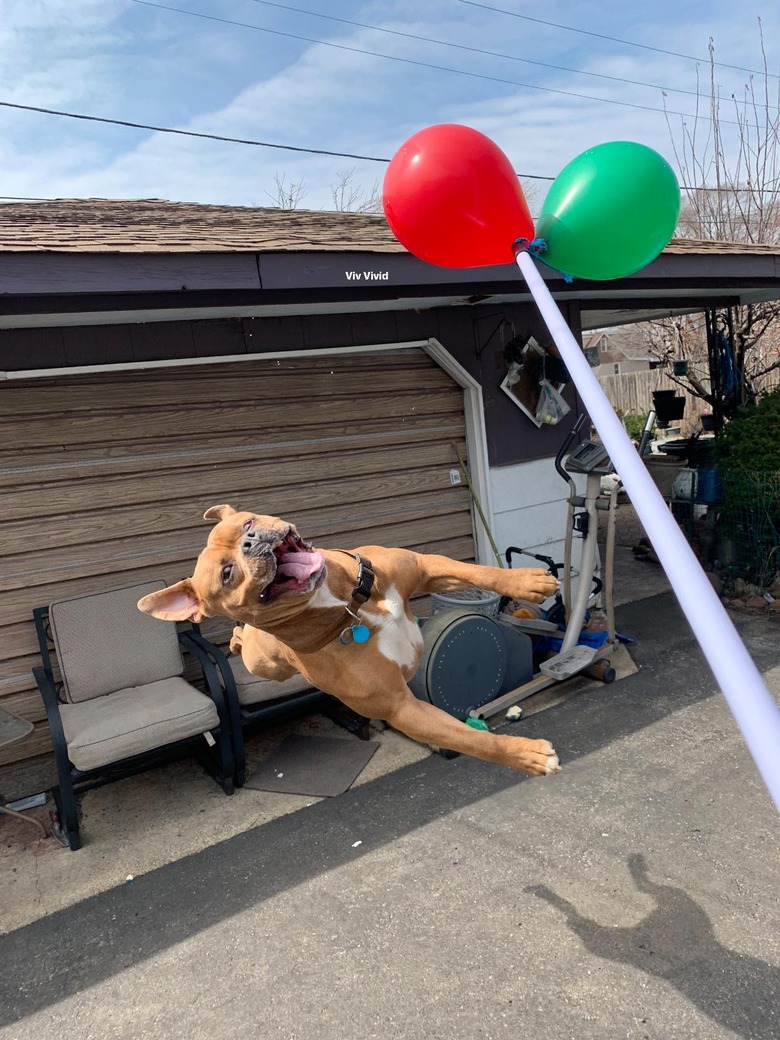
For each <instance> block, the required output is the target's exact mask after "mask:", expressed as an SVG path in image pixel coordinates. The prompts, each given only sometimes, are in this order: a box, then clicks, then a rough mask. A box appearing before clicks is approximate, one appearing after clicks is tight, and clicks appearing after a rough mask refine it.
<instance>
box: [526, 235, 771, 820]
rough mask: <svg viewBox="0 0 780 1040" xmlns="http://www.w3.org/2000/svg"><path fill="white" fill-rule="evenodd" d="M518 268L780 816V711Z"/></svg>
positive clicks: (536, 284)
mask: <svg viewBox="0 0 780 1040" xmlns="http://www.w3.org/2000/svg"><path fill="white" fill-rule="evenodd" d="M517 266H518V267H519V268H520V271H521V273H522V274H523V277H524V278H525V280H526V282H527V283H528V287H529V289H530V290H531V293H532V295H533V297H534V300H535V301H536V304H537V306H538V308H539V310H540V312H541V314H542V317H543V318H544V320H545V323H546V324H547V328H548V329H549V331H550V335H551V336H552V338H553V340H554V341H555V344H556V346H557V347H558V350H559V351H560V353H561V358H562V359H563V362H564V364H565V365H566V367H567V369H568V370H569V375H570V376H571V378H572V380H573V381H574V384H575V386H576V387H577V390H578V392H579V395H580V397H581V398H582V402H583V404H584V405H585V408H586V410H587V412H588V414H589V415H590V418H591V419H592V421H593V424H594V425H595V427H596V429H597V430H598V432H599V435H600V437H601V440H602V442H603V444H604V447H605V448H606V449H607V451H608V452H609V456H610V458H611V459H612V463H613V465H614V466H615V469H616V470H617V473H618V475H619V476H620V479H621V481H622V482H623V485H624V487H625V488H626V491H627V492H628V495H629V497H630V499H631V502H632V503H633V505H634V508H635V509H636V511H637V515H638V516H639V519H640V520H641V521H642V526H643V527H644V529H645V532H646V533H647V536H648V537H649V539H650V541H651V542H652V544H653V549H654V550H655V552H656V555H657V556H658V558H659V560H660V561H661V564H662V565H663V568H664V570H665V571H666V576H667V577H668V579H669V581H670V583H671V586H672V588H673V589H674V593H675V595H676V596H677V599H678V600H679V603H680V606H681V607H682V609H683V612H684V613H685V616H686V618H687V619H688V623H689V624H690V626H691V628H692V629H693V633H694V635H695V636H696V639H697V640H698V642H699V646H700V647H701V649H702V651H703V652H704V656H705V657H706V659H707V661H708V663H709V666H710V668H711V669H712V672H713V675H714V676H715V679H716V681H717V683H718V685H719V686H720V688H721V690H722V691H723V694H724V696H725V697H726V700H727V702H728V705H729V707H730V709H731V712H732V714H733V715H734V718H735V719H736V721H737V724H738V725H739V728H740V729H741V731H742V735H743V736H744V738H745V741H746V743H747V746H748V748H749V749H750V753H751V754H752V756H753V759H754V761H755V763H756V766H757V767H758V770H759V772H760V774H761V776H762V777H763V779H764V783H765V784H766V786H767V788H768V790H769V793H770V795H771V796H772V799H773V801H774V803H775V807H776V808H777V809H778V811H780V711H778V708H777V705H776V704H775V702H774V700H773V699H772V695H771V694H770V693H769V690H768V689H767V687H766V685H765V684H764V680H763V679H762V678H761V673H760V672H759V671H758V668H757V667H756V665H755V663H754V662H753V659H752V658H751V656H750V654H749V653H748V652H747V649H746V647H745V644H744V643H743V642H742V640H741V639H740V638H739V635H738V634H737V630H736V629H735V628H734V625H733V624H732V623H731V620H730V618H729V616H728V614H727V613H726V611H725V609H724V608H723V604H722V603H721V602H720V600H719V599H718V597H717V595H716V594H715V590H714V589H713V587H712V585H711V584H710V582H709V579H708V578H707V575H706V574H705V573H704V571H703V570H702V569H701V567H700V566H699V562H698V560H697V559H696V557H695V556H694V554H693V552H692V550H691V547H690V546H689V545H688V543H687V541H686V540H685V536H684V535H683V533H682V531H681V530H680V528H679V527H678V525H677V522H676V520H675V519H674V517H673V516H672V514H671V512H670V511H669V509H668V508H667V506H666V503H665V502H664V500H663V498H662V497H661V493H660V491H659V490H658V488H657V487H656V486H655V484H654V482H653V479H652V477H651V476H650V474H649V472H648V471H647V469H646V467H645V465H644V463H643V462H642V460H641V458H640V456H639V454H638V453H637V450H636V448H635V447H634V446H633V444H632V443H631V441H630V440H629V437H628V434H627V433H626V431H625V430H624V429H623V424H622V423H621V422H620V420H619V419H618V417H617V415H616V414H615V412H614V410H613V409H612V406H611V404H610V403H609V401H608V400H607V396H606V394H605V393H604V391H603V390H602V389H601V386H600V384H599V381H598V380H597V379H596V376H595V375H594V374H593V371H592V370H591V367H590V365H589V364H588V362H587V359H586V358H585V355H584V353H583V352H582V349H581V348H580V346H579V344H578V343H577V341H576V340H575V338H574V336H573V335H572V333H571V330H570V329H569V327H568V325H567V324H566V322H565V321H564V320H563V315H562V314H561V312H560V311H559V310H558V307H557V305H556V303H555V301H554V300H553V298H552V296H551V295H550V292H549V290H548V288H547V286H546V284H545V282H544V279H543V278H542V277H541V275H540V274H539V271H538V270H537V267H536V264H535V263H534V260H533V259H532V257H531V256H530V255H529V254H528V253H527V252H520V253H518V254H517Z"/></svg>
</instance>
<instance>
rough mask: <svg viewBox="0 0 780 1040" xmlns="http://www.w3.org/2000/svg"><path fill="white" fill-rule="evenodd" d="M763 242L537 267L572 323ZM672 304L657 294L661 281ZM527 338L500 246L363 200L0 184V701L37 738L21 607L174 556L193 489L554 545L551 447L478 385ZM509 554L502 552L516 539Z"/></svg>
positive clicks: (303, 524) (22, 750)
mask: <svg viewBox="0 0 780 1040" xmlns="http://www.w3.org/2000/svg"><path fill="white" fill-rule="evenodd" d="M778 256H780V247H779V248H778V249H777V250H774V251H773V250H771V249H767V248H763V247H752V248H751V247H739V248H738V249H736V250H735V249H730V248H729V247H725V248H724V247H721V246H718V245H717V244H712V243H692V242H685V243H672V245H671V246H670V247H669V249H668V250H667V251H666V252H665V253H664V254H663V255H662V256H661V257H659V258H658V259H657V260H656V261H655V262H654V263H653V264H652V265H651V266H650V267H649V268H648V269H647V271H643V272H640V273H639V274H637V275H633V276H631V277H630V278H627V279H622V280H620V281H618V282H614V283H604V282H598V283H593V282H580V283H578V282H575V283H573V284H571V285H569V284H567V283H565V282H564V280H563V279H562V278H561V277H560V276H559V275H558V274H557V273H555V272H552V271H549V270H548V269H546V268H542V271H543V274H544V277H545V279H547V281H548V284H549V286H550V289H551V291H552V292H553V294H554V295H555V297H556V298H557V299H558V302H559V306H560V308H561V311H562V313H563V315H564V317H565V319H566V321H567V322H568V324H569V326H570V328H571V329H572V332H573V334H574V335H575V337H577V338H580V337H581V336H582V329H583V327H584V328H585V329H596V328H607V327H611V326H613V325H616V324H626V323H628V322H630V321H631V320H632V319H633V318H636V320H643V319H645V318H647V317H649V316H653V315H654V314H658V313H663V314H668V313H669V312H670V310H676V311H678V312H684V311H690V310H696V309H701V307H702V306H717V305H718V303H719V302H721V301H724V302H725V301H728V300H731V299H733V298H735V297H739V298H742V299H744V300H746V301H749V300H750V299H753V298H758V297H759V296H761V298H767V296H775V297H778V298H780V264H778V263H777V259H778ZM670 301H671V302H670ZM528 336H533V337H534V338H535V339H536V340H537V341H538V342H539V343H540V344H541V345H542V346H549V342H550V341H549V336H548V334H547V331H546V329H545V327H544V324H543V322H542V320H541V318H540V315H539V312H538V309H537V308H536V306H535V304H534V303H533V301H532V300H531V298H530V295H529V292H528V290H527V287H526V285H525V283H524V282H523V281H522V279H521V277H520V275H519V273H518V271H517V268H516V267H515V265H513V264H507V265H503V266H499V267H490V268H478V269H474V270H449V269H443V268H437V267H432V266H429V265H427V264H424V263H422V262H421V261H419V260H417V259H416V258H415V257H412V256H410V255H409V254H408V253H407V252H406V251H405V250H404V249H403V248H402V247H401V246H400V245H399V244H398V242H397V241H396V240H395V239H394V238H393V236H392V234H391V233H390V231H389V229H388V227H387V225H386V222H385V220H384V218H383V217H381V216H377V215H369V214H354V213H322V212H307V211H301V210H263V209H249V208H238V207H220V206H196V205H187V204H179V203H168V202H161V201H159V200H141V201H106V200H86V201H74V200H60V201H54V202H41V203H27V204H8V205H2V206H0V481H2V484H3V486H4V491H5V494H4V496H3V500H2V506H1V509H2V512H0V572H1V573H2V582H1V583H0V649H1V652H0V703H3V704H5V705H6V706H7V707H9V708H10V709H11V710H15V711H17V712H18V713H19V714H21V715H24V716H26V717H28V718H30V719H31V720H32V721H33V722H35V724H36V730H35V733H34V734H33V736H32V737H30V738H29V739H28V740H27V741H26V742H24V743H23V744H19V745H12V746H10V747H9V748H7V749H6V751H5V752H4V756H3V757H0V765H2V764H4V763H8V762H13V761H16V760H18V759H22V758H28V757H32V756H35V755H38V754H46V753H48V751H49V748H50V744H49V740H48V732H47V729H46V725H45V722H44V713H43V711H42V707H41V704H40V700H39V698H38V695H37V693H36V692H35V689H34V684H33V681H32V676H31V669H32V667H33V665H34V664H35V663H36V657H37V650H36V641H35V636H34V632H33V626H32V623H31V611H32V608H33V607H35V606H38V605H41V604H45V603H49V602H51V601H53V600H55V599H56V598H58V597H61V596H64V595H72V594H78V593H79V592H84V593H87V592H92V591H96V590H100V589H102V588H111V587H116V586H118V585H122V584H130V583H132V582H135V581H141V580H143V579H145V578H148V577H151V576H162V577H163V578H165V579H166V580H168V581H175V580H177V579H179V578H181V577H183V576H185V575H186V574H188V573H190V568H191V566H192V563H193V560H194V558H195V556H196V554H197V552H198V551H199V549H200V548H201V547H202V545H203V543H204V541H205V536H206V533H207V530H208V528H207V525H206V524H205V523H204V522H203V521H202V519H201V517H202V513H203V512H204V510H205V508H207V507H208V506H210V505H212V504H215V503H217V502H223V501H227V502H230V503H232V504H234V505H236V506H242V507H245V508H251V509H255V510H256V511H258V512H270V513H276V514H279V515H282V516H285V517H287V518H289V519H291V520H294V521H295V522H296V523H298V524H299V525H300V528H301V530H302V533H303V534H304V535H305V536H306V537H307V538H310V539H312V540H314V541H316V542H318V543H319V544H321V545H324V546H328V545H331V546H332V545H341V546H345V547H350V546H355V545H359V544H366V543H371V542H375V543H376V542H378V543H384V544H393V545H402V546H409V547H414V548H417V549H419V550H421V551H428V552H440V553H446V554H448V555H452V556H454V557H458V558H461V559H466V560H468V559H478V560H480V561H483V562H493V557H492V553H491V549H490V545H489V541H488V538H487V536H486V533H485V531H484V529H483V527H482V525H481V523H480V521H479V519H478V518H477V517H476V513H475V510H474V508H473V504H472V499H471V496H470V493H469V491H468V489H467V487H466V486H465V484H464V483H463V481H462V480H459V476H460V474H459V460H458V456H459V455H460V456H461V457H462V458H464V459H465V460H467V462H468V468H469V473H470V477H471V480H472V483H473V487H474V489H475V492H476V494H477V496H478V497H479V499H480V503H481V506H482V509H483V511H484V513H485V514H486V516H487V517H488V521H489V524H490V526H491V528H492V530H493V533H494V535H495V539H496V542H497V544H498V546H499V548H500V549H501V550H502V551H503V550H505V548H506V547H507V546H508V545H521V546H526V547H529V546H530V547H533V546H537V547H543V551H545V552H548V553H549V554H551V555H553V556H556V557H557V558H559V559H560V556H559V552H560V543H561V540H562V538H563V536H564V531H565V523H566V509H565V504H564V498H565V494H566V487H565V485H564V482H563V481H562V480H561V479H560V478H559V477H558V476H557V475H556V473H555V471H554V468H553V465H552V457H553V456H554V455H555V453H556V451H557V449H558V447H559V446H560V444H561V443H562V438H563V436H564V435H565V433H566V432H567V430H568V429H570V427H571V424H572V422H573V421H574V418H575V417H576V415H577V413H578V410H579V406H578V399H577V395H576V392H575V389H574V387H573V386H569V387H568V388H567V390H566V399H567V401H568V403H569V404H570V406H571V411H570V413H569V415H568V416H567V417H566V419H565V420H564V421H563V422H562V423H561V424H560V425H559V426H555V427H550V426H543V427H542V428H537V427H536V426H535V425H534V424H533V423H532V422H531V421H530V419H529V418H528V417H527V416H526V415H525V414H524V413H523V412H522V411H521V410H520V409H519V408H518V407H516V406H515V404H514V403H513V402H512V400H510V398H509V396H508V395H507V394H506V393H504V392H503V391H502V389H501V382H502V381H503V379H504V377H505V376H506V360H505V347H506V346H507V344H508V342H509V341H510V340H511V339H515V338H519V340H521V341H522V340H524V339H526V338H527V337H528ZM518 562H520V561H518Z"/></svg>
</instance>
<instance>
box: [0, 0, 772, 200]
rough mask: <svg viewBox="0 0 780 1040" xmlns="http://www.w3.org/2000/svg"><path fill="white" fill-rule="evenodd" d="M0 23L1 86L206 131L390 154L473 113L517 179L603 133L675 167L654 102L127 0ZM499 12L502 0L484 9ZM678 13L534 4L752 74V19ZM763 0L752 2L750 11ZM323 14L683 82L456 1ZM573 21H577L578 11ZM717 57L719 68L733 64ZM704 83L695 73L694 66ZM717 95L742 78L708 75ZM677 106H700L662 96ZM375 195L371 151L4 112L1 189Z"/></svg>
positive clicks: (683, 74) (271, 17)
mask: <svg viewBox="0 0 780 1040" xmlns="http://www.w3.org/2000/svg"><path fill="white" fill-rule="evenodd" d="M198 3H199V0H177V3H176V6H182V7H190V8H191V9H192V10H202V11H204V12H208V13H212V14H216V15H217V16H218V17H224V18H234V19H236V20H238V21H243V22H247V23H252V24H257V25H266V26H267V27H270V28H277V29H280V30H282V31H287V32H290V33H297V34H299V35H305V36H309V37H317V38H320V39H327V40H330V41H332V42H338V43H342V44H344V45H345V46H349V47H355V48H362V49H365V50H372V51H376V52H381V53H384V54H388V55H396V56H399V57H405V58H408V59H411V60H414V61H416V62H420V63H426V62H427V63H430V64H433V65H440V66H448V67H451V68H454V69H461V70H464V71H468V72H474V73H480V74H481V75H483V76H492V77H495V78H496V79H503V80H510V81H515V82H516V83H537V84H539V85H543V86H546V87H549V88H553V89H555V90H559V91H568V92H570V94H577V93H580V94H587V95H591V96H598V97H602V98H614V99H615V100H618V101H622V102H631V103H633V104H637V105H646V106H652V107H658V108H660V107H661V103H662V99H661V97H660V93H659V91H658V90H654V89H649V88H645V87H640V86H633V85H629V84H625V83H618V82H612V81H609V80H601V79H596V78H594V77H590V76H578V75H576V74H574V73H567V72H563V71H556V70H554V69H540V68H535V67H534V66H530V65H524V64H522V63H520V62H516V61H509V60H507V59H503V58H489V57H486V56H484V55H477V54H472V53H468V52H465V51H455V50H450V49H445V48H443V47H438V46H435V45H433V44H429V43H423V42H420V41H415V40H410V39H406V38H403V37H400V36H387V35H381V34H377V33H373V32H371V31H370V30H367V29H360V28H356V27H350V26H348V25H343V24H338V23H333V22H327V21H324V20H321V19H316V18H311V17H304V16H300V15H294V14H290V13H284V12H280V11H278V10H274V9H271V8H265V7H263V6H262V5H259V4H255V3H251V2H248V0H245V2H244V3H237V2H236V0H222V2H218V3H216V4H214V3H209V4H208V5H205V4H203V3H202V2H201V6H200V7H198ZM15 6H16V7H18V8H19V11H18V12H17V11H16V10H14V11H12V12H11V16H10V17H9V18H8V19H6V24H5V26H4V28H2V29H0V70H2V71H0V98H2V99H4V100H15V101H18V102H20V103H24V104H38V105H42V106H44V107H55V108H63V109H71V110H75V111H85V112H93V113H95V114H105V115H110V116H115V117H117V118H126V119H130V120H133V121H138V122H150V123H157V124H160V125H168V126H174V127H180V128H182V129H188V130H193V131H198V132H204V133H213V134H221V135H225V136H235V137H242V138H252V139H257V140H263V141H273V142H278V143H286V144H291V145H298V146H303V147H309V148H324V149H328V150H332V151H345V152H357V153H361V154H366V155H377V156H387V157H389V156H390V155H392V153H393V152H394V151H395V149H396V148H397V147H398V146H399V145H400V144H401V143H402V142H403V140H405V138H406V137H408V136H409V135H410V134H411V133H412V132H414V131H415V130H417V129H419V128H420V127H422V126H426V125H430V124H432V123H436V122H444V121H457V122H465V123H470V124H471V125H474V126H476V127H478V128H479V129H481V130H483V131H484V132H486V133H488V134H489V135H490V136H491V137H493V138H494V139H495V140H496V142H497V143H498V144H499V145H500V146H501V147H502V148H503V149H504V150H505V151H506V152H507V154H508V155H509V156H510V158H511V159H512V161H513V163H514V165H515V168H516V169H518V170H520V171H521V172H525V173H536V174H551V175H554V174H556V173H557V172H558V171H559V170H560V169H561V168H562V167H563V165H564V164H565V163H566V162H567V161H568V160H569V159H571V158H572V157H573V156H574V155H576V154H578V152H580V151H582V150H584V149H585V148H587V147H590V146H591V145H593V144H597V143H599V142H600V141H604V140H615V139H620V138H623V139H632V140H641V141H644V142H645V143H647V144H649V145H650V146H651V147H655V148H657V149H658V150H659V151H661V152H662V153H663V154H664V155H666V156H667V158H669V159H670V161H671V160H672V159H673V150H672V148H671V142H670V136H669V130H668V127H667V124H666V120H665V119H664V116H663V115H662V114H661V113H659V112H650V111H642V110H640V109H637V108H628V107H622V106H619V105H607V104H603V103H599V102H597V101H591V100H586V99H584V98H579V97H574V96H567V95H565V94H561V93H548V92H545V91H540V90H532V89H528V88H524V87H521V86H515V85H512V83H508V82H504V83H499V82H491V81H490V80H488V79H479V78H472V77H469V76H464V75H455V74H451V73H445V72H441V71H436V70H433V69H429V68H425V67H423V66H422V65H420V64H418V65H409V64H402V63H400V62H394V61H388V60H384V59H381V58H376V57H370V56H368V55H365V54H359V53H355V52H354V51H347V50H334V49H332V48H329V47H324V46H317V45H313V44H307V43H304V42H301V41H295V40H291V39H288V38H285V37H280V36H273V35H268V34H265V33H259V32H253V31H251V30H249V29H237V28H234V27H230V26H223V25H221V24H218V23H214V22H209V21H204V20H202V19H198V18H187V17H185V16H182V15H176V14H173V13H171V12H165V11H159V10H154V9H150V8H146V7H142V6H139V5H129V6H128V5H127V4H125V3H120V2H119V0H116V2H114V0H49V2H47V3H46V4H44V5H21V4H19V5H15ZM496 6H506V7H507V8H508V7H509V5H508V4H503V3H498V2H496ZM681 6H683V5H679V4H676V5H674V4H672V3H670V2H668V0H659V3H658V4H656V5H655V7H654V10H653V21H652V23H648V24H642V23H641V22H640V21H639V20H637V19H636V18H635V17H634V16H633V15H632V12H631V9H630V7H629V8H627V7H626V5H625V4H624V3H623V2H622V0H620V2H619V0H606V2H599V3H596V2H595V0H593V2H592V3H590V4H588V3H583V4H581V5H578V6H577V8H576V9H573V8H572V5H571V4H570V3H564V2H563V0H559V2H558V3H554V2H553V3H550V4H548V5H546V6H545V9H544V11H543V12H541V13H540V12H537V11H536V9H535V8H532V7H531V6H530V5H528V6H526V7H525V8H524V10H526V11H528V12H529V13H530V12H533V13H534V16H535V17H544V18H546V19H548V20H549V21H558V22H561V23H567V24H577V25H579V26H580V27H582V28H590V29H591V30H592V31H595V32H602V33H604V34H607V35H612V36H616V37H622V38H625V39H638V40H640V41H641V42H645V43H647V44H648V45H650V46H656V47H663V48H666V49H670V50H679V51H681V52H684V53H692V54H702V55H706V49H707V41H708V38H709V36H710V35H713V36H715V38H716V43H717V45H718V53H717V55H716V57H720V56H721V54H727V55H728V60H729V61H731V62H732V63H734V64H745V65H749V66H751V67H757V62H758V60H759V55H758V54H757V38H758V37H757V33H754V32H753V31H752V18H753V14H752V12H745V11H735V10H733V5H730V4H727V3H726V2H725V0H716V2H715V3H714V4H713V3H704V2H703V0H693V2H691V3H688V4H686V5H684V6H683V9H682V10H678V8H680V7H681ZM760 7H761V5H759V8H760ZM764 8H765V10H764V11H763V14H764V17H765V23H764V28H765V39H766V42H767V49H768V52H769V54H770V56H773V58H774V59H775V65H776V64H777V58H778V56H779V55H780V5H777V4H776V0H772V2H771V3H765V4H764ZM327 10H328V12H329V13H332V14H336V15H340V16H342V17H344V18H352V19H354V20H356V21H362V22H366V23H370V24H376V25H384V26H386V27H388V28H393V29H397V30H399V31H403V32H406V33H410V34H418V35H422V36H427V37H431V38H436V39H441V40H450V41H454V42H458V43H461V44H465V45H468V46H471V47H481V48H484V49H487V50H493V51H499V52H502V53H504V54H514V55H517V56H522V57H531V58H534V59H537V60H540V61H545V62H548V63H550V64H552V65H556V64H557V65H564V66H571V67H577V68H580V69H582V70H584V71H589V72H596V73H603V74H608V75H611V76H616V77H624V78H627V79H633V80H641V81H644V82H648V83H656V84H659V85H663V86H667V87H677V88H683V89H695V66H694V64H693V63H692V62H689V61H685V60H683V59H679V58H674V57H671V56H669V55H664V54H660V53H657V52H654V51H645V50H640V49H636V48H629V47H626V46H622V45H619V44H615V43H610V42H608V41H603V40H598V39H596V38H593V37H588V36H582V35H577V34H574V33H570V32H565V31H563V30H559V29H554V28H551V27H550V26H544V25H539V24H536V23H532V22H525V21H521V20H520V19H514V18H509V17H506V16H501V15H498V14H494V13H491V12H488V11H485V10H484V9H481V8H474V7H471V6H468V5H465V4H460V3H456V2H454V0H431V2H430V3H428V4H426V5H424V6H423V5H422V4H420V3H419V0H388V2H382V3H381V4H380V3H378V2H377V3H376V4H373V3H368V4H361V3H360V2H359V0H341V2H335V0H334V3H332V4H330V5H328V8H327ZM575 19H576V22H575ZM723 60H726V59H725V57H724V59H723ZM703 72H704V78H705V80H706V68H705V69H704V70H703ZM718 75H719V82H722V83H723V84H724V89H728V90H734V89H736V88H737V87H738V86H739V85H740V84H741V83H742V82H744V79H745V74H744V73H740V72H736V71H732V70H726V69H719V70H718ZM667 103H668V105H669V107H670V108H672V109H677V110H680V111H690V112H693V110H694V99H693V98H689V97H686V96H684V95H680V94H676V93H670V94H669V96H668V99H667ZM352 168H354V169H355V175H354V183H357V184H364V185H366V186H367V187H370V185H371V184H373V183H374V181H375V180H376V179H377V178H379V179H381V177H382V176H383V174H384V167H383V166H381V165H379V164H376V163H361V162H359V161H356V160H352V159H346V158H329V157H325V156H307V155H303V154H299V153H294V152H284V151H276V150H269V149H264V148H252V147H248V146H241V145H233V144H218V143H216V142H208V141H199V140H194V139H187V138H181V137H172V136H169V135H162V134H153V133H149V132H144V131H133V130H125V129H119V128H115V127H108V126H101V125H97V124H89V123H83V122H80V121H75V120H64V119H55V118H53V117H46V116H42V115H32V114H21V113H18V112H11V111H9V110H2V109H0V169H1V170H2V177H0V193H5V194H7V195H41V196H51V195H59V196H62V195H73V196H95V195H101V196H109V197H110V196H117V197H150V196H155V197H165V198H172V199H182V200H189V201H200V202H222V203H235V204H254V205H267V204H269V199H268V196H267V194H266V192H267V191H273V183H274V175H275V174H277V173H278V174H282V173H284V174H285V177H286V180H287V182H288V183H289V182H299V181H305V182H306V183H307V185H308V187H309V194H308V196H307V197H306V199H305V200H304V205H308V206H312V207H318V206H322V205H329V204H330V186H331V185H333V184H334V183H335V182H336V181H337V179H338V175H339V173H340V172H343V171H345V170H349V169H352Z"/></svg>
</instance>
